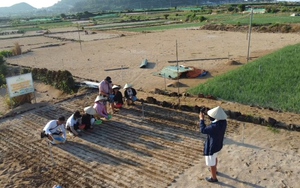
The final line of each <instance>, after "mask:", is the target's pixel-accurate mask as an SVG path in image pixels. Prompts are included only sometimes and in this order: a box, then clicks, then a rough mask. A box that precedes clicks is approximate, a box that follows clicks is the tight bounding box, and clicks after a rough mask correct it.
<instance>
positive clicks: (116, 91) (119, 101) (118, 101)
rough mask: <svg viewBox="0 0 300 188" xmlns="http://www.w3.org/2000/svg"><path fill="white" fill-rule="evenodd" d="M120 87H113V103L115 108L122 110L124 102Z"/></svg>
mask: <svg viewBox="0 0 300 188" xmlns="http://www.w3.org/2000/svg"><path fill="white" fill-rule="evenodd" d="M120 88H121V87H120V86H118V85H113V87H112V89H113V95H114V101H115V105H114V106H115V108H119V109H120V108H122V106H123V104H124V102H123V95H122V93H121V92H120Z"/></svg>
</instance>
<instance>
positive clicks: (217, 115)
mask: <svg viewBox="0 0 300 188" xmlns="http://www.w3.org/2000/svg"><path fill="white" fill-rule="evenodd" d="M207 115H208V116H209V119H210V120H211V121H212V122H211V124H210V125H209V126H206V125H205V122H204V112H202V111H200V114H199V118H200V131H201V133H202V134H207V138H206V141H205V144H204V156H205V162H206V165H207V166H209V167H210V172H211V177H210V178H206V181H208V182H218V179H217V164H218V159H217V156H218V153H219V151H221V149H222V148H223V140H224V135H225V131H226V127H227V120H226V119H227V115H226V113H225V112H224V110H223V109H222V108H221V107H219V106H218V107H215V108H213V109H211V110H209V111H207Z"/></svg>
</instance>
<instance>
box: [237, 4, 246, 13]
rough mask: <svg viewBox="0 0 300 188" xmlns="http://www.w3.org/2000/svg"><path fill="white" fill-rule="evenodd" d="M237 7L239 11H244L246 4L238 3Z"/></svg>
mask: <svg viewBox="0 0 300 188" xmlns="http://www.w3.org/2000/svg"><path fill="white" fill-rule="evenodd" d="M238 8H239V11H240V12H243V11H245V8H246V5H245V4H239V5H238Z"/></svg>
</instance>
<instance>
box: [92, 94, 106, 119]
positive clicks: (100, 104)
mask: <svg viewBox="0 0 300 188" xmlns="http://www.w3.org/2000/svg"><path fill="white" fill-rule="evenodd" d="M106 100H107V98H106V97H103V96H101V95H98V96H97V98H96V99H95V103H94V106H93V108H94V109H95V110H96V114H95V115H96V116H100V117H104V118H105V119H109V118H108V115H109V114H108V112H107V110H106V106H105V101H106Z"/></svg>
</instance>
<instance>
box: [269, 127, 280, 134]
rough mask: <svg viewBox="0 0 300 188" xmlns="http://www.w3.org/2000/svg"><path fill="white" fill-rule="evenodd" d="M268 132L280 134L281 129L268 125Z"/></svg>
mask: <svg viewBox="0 0 300 188" xmlns="http://www.w3.org/2000/svg"><path fill="white" fill-rule="evenodd" d="M268 130H270V131H271V132H273V133H274V134H278V133H279V132H280V131H279V129H277V128H275V127H272V126H271V125H268Z"/></svg>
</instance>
